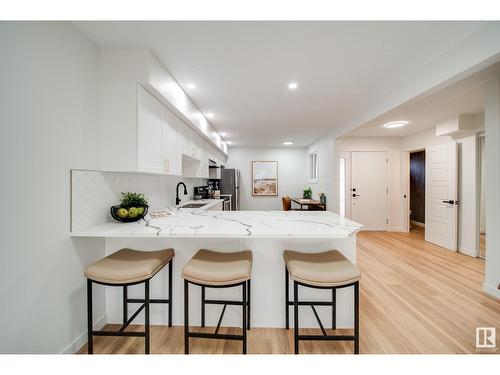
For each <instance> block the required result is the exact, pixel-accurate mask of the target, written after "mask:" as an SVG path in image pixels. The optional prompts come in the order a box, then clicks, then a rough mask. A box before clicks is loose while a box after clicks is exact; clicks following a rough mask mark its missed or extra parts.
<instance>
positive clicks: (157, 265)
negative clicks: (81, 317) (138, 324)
mask: <svg viewBox="0 0 500 375" xmlns="http://www.w3.org/2000/svg"><path fill="white" fill-rule="evenodd" d="M174 255H175V253H174V250H172V249H166V250H159V251H138V250H131V249H121V250H118V251H117V252H115V253H113V254H111V255H108V256H107V257H105V258H103V259H101V260H99V261H97V262H95V263H93V264H91V265H90V266H88V267H87V268H86V270H85V277H86V278H87V329H88V353H89V354H92V353H93V351H94V348H93V337H94V336H128V337H130V336H132V337H144V339H145V350H144V351H145V353H146V354H149V304H150V303H165V304H168V326H169V327H171V326H172V262H173V258H174ZM167 264H168V299H150V298H149V280H151V278H152V277H153V276H154V275H156V274H157V273H158V272H159V271H160V270H161V269H162V268H163V267H164V266H165V265H167ZM92 283H96V284H101V285H106V286H121V287H123V324H122V326H121V327H120V329H119V330H118V331H94V329H93V323H92ZM142 283H144V299H137V298H128V293H127V287H129V286H131V285H136V284H142ZM129 303H140V304H141V306H140V307H139V308H138V309H137V311H136V312H135V313H133V314H132V316H131V317H130V318H128V304H129ZM143 309H145V329H144V332H125V329H126V328H127V327H128V326H129V324H130V323H132V321H133V320H134V319H135V318H136V317H137V315H139V313H140V312H141V311H142V310H143Z"/></svg>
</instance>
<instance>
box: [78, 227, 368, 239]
mask: <svg viewBox="0 0 500 375" xmlns="http://www.w3.org/2000/svg"><path fill="white" fill-rule="evenodd" d="M361 229H362V228H359V229H357V230H353V231H352V232H350V233H349V234H345V235H344V234H343V235H334V236H332V235H303V234H301V235H293V234H292V235H288V236H287V235H283V234H252V235H238V234H227V235H221V234H214V235H210V234H200V235H192V234H168V235H165V234H163V235H162V234H160V235H155V234H152V233H143V234H131V233H103V232H86V231H82V232H70V233H69V236H70V237H72V238H82V237H87V238H89V237H90V238H175V239H196V238H211V239H214V238H224V239H227V238H234V239H245V238H246V239H253V238H256V239H258V238H260V239H262V238H269V239H309V240H313V239H322V240H323V239H333V240H335V239H345V238H350V237H352V236H354V235H356V234H357V233H358V232H359V231H360V230H361Z"/></svg>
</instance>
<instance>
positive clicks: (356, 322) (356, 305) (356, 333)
mask: <svg viewBox="0 0 500 375" xmlns="http://www.w3.org/2000/svg"><path fill="white" fill-rule="evenodd" d="M354 354H359V282H356V283H355V284H354Z"/></svg>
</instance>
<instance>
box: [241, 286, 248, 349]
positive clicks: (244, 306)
mask: <svg viewBox="0 0 500 375" xmlns="http://www.w3.org/2000/svg"><path fill="white" fill-rule="evenodd" d="M241 287H242V288H243V301H242V305H241V315H242V316H243V324H242V325H241V330H242V332H243V354H247V283H245V282H244V283H242V284H241Z"/></svg>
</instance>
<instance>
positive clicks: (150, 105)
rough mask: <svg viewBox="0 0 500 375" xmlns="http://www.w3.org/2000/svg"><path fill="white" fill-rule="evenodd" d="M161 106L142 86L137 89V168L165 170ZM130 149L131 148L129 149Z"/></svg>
mask: <svg viewBox="0 0 500 375" xmlns="http://www.w3.org/2000/svg"><path fill="white" fill-rule="evenodd" d="M164 134H165V124H164V121H163V106H162V105H161V103H160V102H158V100H156V98H155V97H153V96H152V95H151V94H149V93H148V92H147V91H146V90H144V89H143V88H142V87H140V86H138V91H137V170H138V171H143V172H157V173H163V172H166V170H167V168H166V167H167V166H166V163H165V157H164V149H165V145H164ZM129 151H132V150H129Z"/></svg>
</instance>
